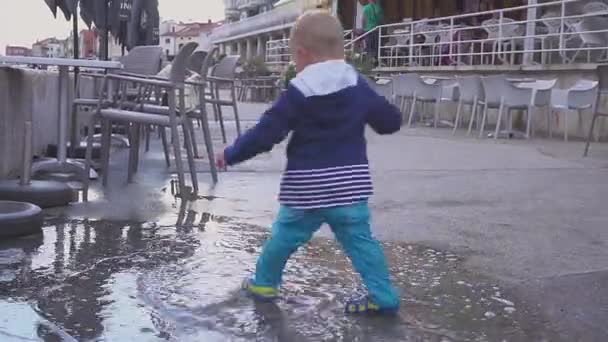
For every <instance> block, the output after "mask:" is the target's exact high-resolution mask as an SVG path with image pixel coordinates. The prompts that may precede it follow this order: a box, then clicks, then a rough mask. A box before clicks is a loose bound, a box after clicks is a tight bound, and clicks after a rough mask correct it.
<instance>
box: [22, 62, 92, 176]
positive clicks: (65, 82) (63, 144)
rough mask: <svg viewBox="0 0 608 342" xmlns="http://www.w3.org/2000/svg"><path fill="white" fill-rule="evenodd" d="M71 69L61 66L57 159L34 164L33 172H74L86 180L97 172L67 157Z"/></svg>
mask: <svg viewBox="0 0 608 342" xmlns="http://www.w3.org/2000/svg"><path fill="white" fill-rule="evenodd" d="M69 76H70V74H69V69H68V67H67V66H61V67H59V79H58V88H57V91H58V93H59V94H58V104H57V107H58V110H59V113H58V115H59V120H58V125H59V127H58V135H59V137H58V145H57V159H50V160H42V161H39V162H36V163H34V165H32V174H33V175H35V174H37V173H39V172H43V171H44V172H50V173H72V174H75V175H76V176H77V177H78V179H79V180H81V181H83V182H84V181H85V180H86V178H85V177H92V178H96V177H97V173H96V172H95V171H93V170H92V172H91V173H90V174H86V172H85V167H84V164H83V163H81V162H78V161H72V160H68V158H67V140H68V116H69V112H68V111H69V110H70V106H69V86H70V78H69Z"/></svg>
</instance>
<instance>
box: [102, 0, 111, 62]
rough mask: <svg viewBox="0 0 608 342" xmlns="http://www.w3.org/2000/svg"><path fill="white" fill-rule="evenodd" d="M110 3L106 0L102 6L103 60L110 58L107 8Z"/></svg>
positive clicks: (108, 14)
mask: <svg viewBox="0 0 608 342" xmlns="http://www.w3.org/2000/svg"><path fill="white" fill-rule="evenodd" d="M109 5H110V1H109V0H106V5H105V6H104V7H103V10H104V14H105V16H104V21H105V23H104V31H103V40H104V47H105V51H104V55H103V58H104V60H106V61H107V60H109V59H110V27H109V26H110V10H109V9H108V6H109Z"/></svg>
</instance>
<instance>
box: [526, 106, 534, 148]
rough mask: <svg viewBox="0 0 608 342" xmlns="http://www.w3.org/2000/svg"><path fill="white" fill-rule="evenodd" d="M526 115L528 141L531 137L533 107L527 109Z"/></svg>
mask: <svg viewBox="0 0 608 342" xmlns="http://www.w3.org/2000/svg"><path fill="white" fill-rule="evenodd" d="M526 114H527V116H528V120H527V121H528V122H527V124H526V139H528V140H530V138H531V137H532V116H533V115H534V107H532V106H530V107H528V111H527V113H526Z"/></svg>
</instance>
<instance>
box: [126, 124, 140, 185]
mask: <svg viewBox="0 0 608 342" xmlns="http://www.w3.org/2000/svg"><path fill="white" fill-rule="evenodd" d="M138 126H139V124H132V125H131V127H130V129H129V133H130V134H129V140H130V141H131V148H129V162H128V166H127V182H128V183H129V184H131V183H133V175H134V174H135V164H136V160H137V157H136V154H137V153H138V151H137V149H138V146H139V137H138V136H137V127H138Z"/></svg>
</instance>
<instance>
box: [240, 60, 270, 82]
mask: <svg viewBox="0 0 608 342" xmlns="http://www.w3.org/2000/svg"><path fill="white" fill-rule="evenodd" d="M243 71H244V72H245V75H246V76H247V77H251V78H255V77H260V76H270V75H271V72H270V70H269V69H268V66H267V65H266V62H265V61H264V59H263V58H261V57H254V58H251V59H249V60H248V61H247V62H245V64H244V65H243Z"/></svg>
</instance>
